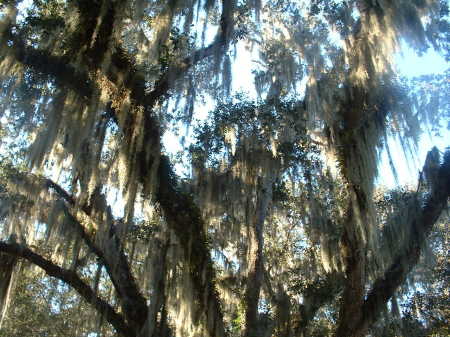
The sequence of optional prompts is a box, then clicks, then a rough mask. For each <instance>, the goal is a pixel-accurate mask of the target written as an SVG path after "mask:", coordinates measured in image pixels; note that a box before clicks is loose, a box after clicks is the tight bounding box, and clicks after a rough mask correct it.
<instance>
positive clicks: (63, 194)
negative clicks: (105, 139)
mask: <svg viewBox="0 0 450 337" xmlns="http://www.w3.org/2000/svg"><path fill="white" fill-rule="evenodd" d="M19 179H20V182H19V183H23V182H29V184H33V179H34V180H38V181H39V180H41V184H42V185H43V186H44V188H46V189H48V190H50V189H51V190H52V191H54V192H55V194H56V195H57V196H58V197H59V199H56V200H55V202H57V203H60V205H59V206H60V207H61V209H62V210H63V212H64V214H65V216H66V217H67V218H68V219H69V221H70V225H71V227H72V229H73V230H74V231H75V232H76V233H77V234H78V235H79V236H80V237H81V239H82V240H83V241H84V243H85V244H86V245H87V246H88V248H89V249H90V250H91V252H92V253H93V254H95V255H96V256H97V257H98V259H99V261H100V262H101V263H102V264H103V265H104V266H105V269H106V272H107V273H108V275H109V277H110V279H111V282H112V284H113V285H114V289H115V290H116V292H117V294H118V298H119V301H120V303H121V305H122V307H123V311H124V315H125V317H126V318H127V320H128V321H129V322H130V323H132V324H134V326H142V325H143V324H144V323H145V320H146V318H147V312H148V308H147V304H146V299H145V298H144V296H142V294H141V293H140V291H139V288H138V286H137V284H136V281H135V279H134V277H133V275H132V272H131V270H130V267H129V264H128V260H127V258H126V256H125V254H124V252H123V249H122V247H121V243H120V240H119V239H118V238H117V236H116V235H115V231H114V230H113V227H112V224H111V225H110V227H111V230H110V232H109V240H108V244H107V245H103V246H102V247H99V246H98V245H97V244H96V243H95V239H94V236H93V234H91V233H90V232H89V231H87V230H86V227H87V224H94V227H96V228H100V224H98V222H97V221H96V220H95V219H93V218H92V217H91V216H90V215H89V214H88V213H89V211H88V210H87V209H80V208H79V207H77V206H76V201H75V198H74V197H73V196H71V195H70V194H69V193H68V192H67V191H65V190H64V189H63V188H62V187H61V186H59V185H58V184H57V183H55V182H54V181H52V180H50V179H47V178H40V177H38V176H34V175H31V174H24V173H19ZM107 219H111V221H112V219H113V217H112V215H111V214H108V215H107Z"/></svg>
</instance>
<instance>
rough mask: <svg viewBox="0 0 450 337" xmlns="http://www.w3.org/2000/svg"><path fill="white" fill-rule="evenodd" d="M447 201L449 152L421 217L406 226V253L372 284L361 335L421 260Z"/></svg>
mask: <svg viewBox="0 0 450 337" xmlns="http://www.w3.org/2000/svg"><path fill="white" fill-rule="evenodd" d="M449 197H450V151H447V152H446V153H445V155H444V162H443V163H442V165H441V166H440V168H439V172H438V175H437V179H436V181H435V182H434V184H433V186H431V193H430V195H429V197H428V199H427V201H426V203H425V206H424V207H423V208H422V210H421V212H420V214H419V215H418V216H417V217H416V218H415V219H413V220H412V223H409V224H406V225H407V226H410V227H411V228H412V232H413V235H412V238H411V242H410V244H409V246H408V247H407V248H406V250H405V251H403V252H401V253H399V254H398V255H397V257H396V258H395V259H394V262H393V263H392V264H391V266H390V267H389V268H388V269H387V270H386V272H385V273H384V275H383V276H381V277H379V278H378V279H377V280H376V281H375V282H374V284H373V286H372V289H371V290H370V291H369V293H368V295H367V299H366V300H365V301H364V305H363V307H362V312H363V315H362V319H361V320H360V321H359V323H358V325H357V329H358V332H359V334H360V335H363V334H364V333H366V331H367V329H368V328H370V326H371V325H372V324H373V323H375V322H376V320H377V319H378V314H379V313H380V312H381V311H382V308H384V307H385V305H386V303H387V301H389V299H390V298H391V297H392V296H393V294H394V292H395V291H396V290H397V288H398V287H399V286H400V285H401V284H403V283H404V282H405V279H406V276H407V275H408V274H409V273H410V272H411V270H412V269H413V268H414V266H415V265H416V264H417V262H418V261H419V258H420V254H421V250H422V247H423V245H424V242H425V239H426V238H427V237H428V236H429V235H430V233H431V230H432V229H433V226H434V224H435V223H436V221H437V220H438V218H439V216H440V215H441V213H442V211H443V210H444V209H445V208H446V207H447V206H448V199H449Z"/></svg>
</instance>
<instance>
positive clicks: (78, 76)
mask: <svg viewBox="0 0 450 337" xmlns="http://www.w3.org/2000/svg"><path fill="white" fill-rule="evenodd" d="M8 41H9V43H8ZM10 42H12V44H11V43H10ZM0 48H1V50H2V54H3V55H4V56H9V57H12V58H13V59H15V60H16V61H17V62H18V63H21V64H23V65H24V66H25V67H29V68H31V69H33V70H34V71H36V72H39V73H42V74H44V75H45V76H49V77H51V78H53V79H54V80H55V81H56V84H57V85H61V86H63V87H67V88H70V89H72V90H74V91H75V92H76V93H78V95H79V96H80V97H82V98H86V99H88V98H90V97H91V95H92V93H93V92H94V90H93V88H94V84H93V83H92V81H91V79H90V78H89V76H88V74H87V73H83V72H82V71H80V70H79V69H76V68H75V67H74V66H72V65H71V64H70V63H69V62H70V59H69V58H68V57H67V56H56V55H52V54H50V53H49V52H48V51H45V50H41V49H36V48H33V47H29V46H27V45H26V44H25V42H24V41H22V40H21V39H20V37H18V36H17V35H14V34H12V33H11V31H10V29H8V30H7V31H5V33H4V36H3V38H2V39H1V45H0Z"/></svg>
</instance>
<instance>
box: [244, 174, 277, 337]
mask: <svg viewBox="0 0 450 337" xmlns="http://www.w3.org/2000/svg"><path fill="white" fill-rule="evenodd" d="M272 186H273V179H272V178H271V177H264V178H260V179H259V181H258V187H257V202H256V205H255V206H256V207H255V214H254V216H253V219H252V223H251V224H249V227H250V228H249V243H248V244H249V248H248V249H249V251H248V255H247V263H248V274H247V284H246V290H245V336H247V337H254V336H258V335H259V330H260V328H259V319H258V318H259V317H258V316H259V315H258V302H259V297H260V290H261V286H262V283H263V280H264V264H263V249H264V238H263V233H264V222H265V220H266V216H267V213H268V212H269V204H270V202H272V188H273V187H272Z"/></svg>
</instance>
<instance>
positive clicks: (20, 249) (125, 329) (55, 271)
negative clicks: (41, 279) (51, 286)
mask: <svg viewBox="0 0 450 337" xmlns="http://www.w3.org/2000/svg"><path fill="white" fill-rule="evenodd" d="M0 252H3V253H7V254H10V255H13V256H17V257H21V258H24V259H26V260H28V261H29V262H31V263H33V264H35V265H37V266H39V267H40V268H42V269H43V270H44V271H45V272H46V273H47V274H48V275H49V276H52V277H55V278H57V279H59V280H61V281H63V282H65V283H67V284H68V285H70V286H71V287H72V288H74V289H75V290H76V291H77V292H78V293H79V294H80V296H81V297H83V298H84V299H85V300H86V301H87V302H88V303H89V304H91V305H92V306H93V307H94V308H95V309H96V310H97V311H98V312H101V313H102V314H104V315H105V317H106V319H107V320H108V322H109V323H110V324H111V325H112V326H113V327H114V328H115V329H116V330H117V332H118V333H119V334H120V335H121V336H124V337H128V336H129V337H133V336H135V335H136V332H135V331H134V330H133V329H132V328H131V327H130V326H129V325H127V324H126V323H125V320H124V318H123V317H122V315H120V314H118V313H117V312H116V311H115V310H114V309H113V307H111V305H109V303H107V302H106V301H104V300H103V299H101V298H100V297H98V296H97V295H96V294H95V291H94V290H93V289H92V288H91V287H89V286H88V285H87V284H86V283H85V282H84V281H83V280H82V279H81V278H80V277H79V276H78V275H77V274H76V273H75V272H74V271H72V270H67V269H63V268H61V267H59V266H57V265H55V264H54V263H52V262H51V261H49V260H47V259H45V258H43V257H42V256H41V255H39V254H36V253H35V252H33V251H32V250H30V249H29V248H27V247H25V246H22V245H20V244H18V243H15V242H5V241H0Z"/></svg>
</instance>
